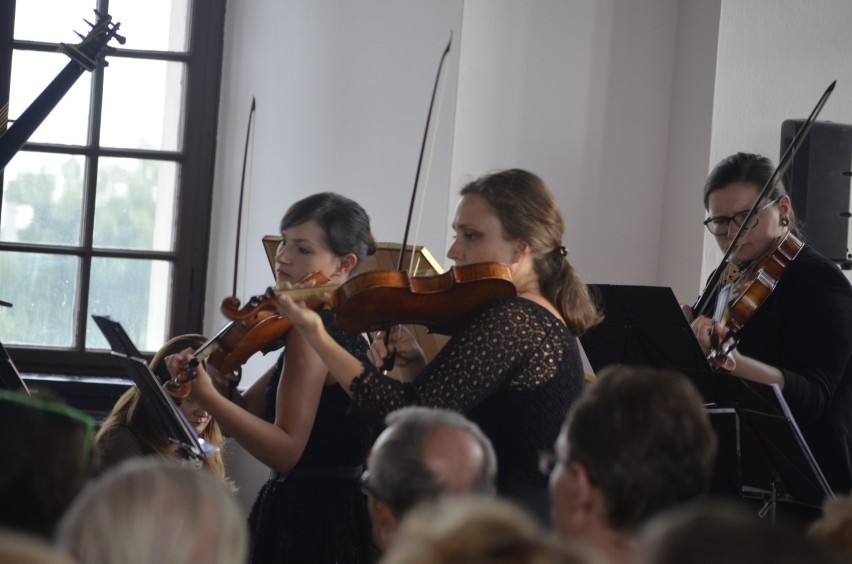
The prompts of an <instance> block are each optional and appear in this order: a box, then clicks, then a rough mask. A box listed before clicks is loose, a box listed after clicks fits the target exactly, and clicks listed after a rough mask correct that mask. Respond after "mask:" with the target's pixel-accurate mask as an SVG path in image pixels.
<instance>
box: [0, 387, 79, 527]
mask: <svg viewBox="0 0 852 564" xmlns="http://www.w3.org/2000/svg"><path fill="white" fill-rule="evenodd" d="M42 398H44V399H42ZM94 428H95V421H94V419H93V418H92V417H90V416H89V415H87V414H85V413H83V412H82V411H79V410H77V409H74V408H72V407H69V406H67V405H65V404H63V403H61V401H60V400H59V399H57V398H54V397H53V396H51V395H50V394H49V393H47V392H41V393H40V394H39V397H38V398H36V397H30V396H27V395H24V394H22V393H18V392H10V391H7V390H0V453H2V454H1V455H0V457H2V460H3V462H2V463H1V464H0V500H2V503H0V527H5V528H11V529H17V530H21V531H26V532H29V533H32V534H35V535H39V536H42V537H49V536H51V535H52V534H53V530H54V527H55V526H56V523H57V522H58V521H59V519H60V517H61V516H62V514H63V513H64V512H65V510H66V508H67V507H68V506H69V505H70V504H71V502H72V500H73V499H74V497H75V496H76V495H77V494H78V493H79V492H80V490H81V489H82V488H83V486H84V485H85V483H86V479H87V478H88V475H89V469H90V463H91V453H92V444H93V438H94Z"/></svg>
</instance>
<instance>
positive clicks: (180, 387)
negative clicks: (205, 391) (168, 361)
mask: <svg viewBox="0 0 852 564" xmlns="http://www.w3.org/2000/svg"><path fill="white" fill-rule="evenodd" d="M328 281H329V280H328V278H326V277H325V275H323V274H322V273H321V272H314V273H312V274H309V275H308V276H306V277H305V278H304V279H302V280H301V281H300V283H307V282H314V283H315V284H317V285H322V284H327V283H328ZM275 298H276V295H275V291H274V290H273V289H272V288H267V289H266V292H265V293H263V294H261V295H258V296H252V297H251V298H249V300H248V302H246V305H245V306H243V307H242V308H241V307H240V300H239V299H237V298H235V297H228V298H225V299H224V300H222V305H221V306H220V308H219V309H220V311H221V312H222V314H223V315H224V316H225V317H227V318H228V319H230V320H231V321H230V322H229V323H228V324H227V325H225V327H223V328H222V329H221V330H220V331H219V332H218V333H216V335H215V336H214V337H211V338H210V339H208V340H207V342H205V343H204V344H202V345H201V346H200V347H198V349H196V351H195V352H194V353H193V359H192V361H191V362H190V363H189V364H187V366H186V367H185V368H184V369H183V370H181V371H180V372H179V373H178V375H177V376H176V377H174V378H173V379H171V380H169V381H168V382H166V384H165V388H166V390H167V391H168V392H169V393H170V394H171V395H172V397H174V398H176V399H184V398H186V397H187V396H188V395H189V392H190V387H191V386H190V384H191V381H192V380H193V379H194V378H195V371H194V369H195V367H196V366H198V363H199V362H200V361H204V360H206V361H207V364H209V365H210V366H213V367H214V368H216V369H217V370H218V371H219V373H220V374H230V373H232V372H237V371H239V369H240V368H241V367H242V365H243V364H245V363H246V361H247V360H248V359H249V358H251V357H252V356H253V355H254V354H255V353H257V352H258V351H262V352H264V353H266V352H269V351H271V350H275V349H278V348H281V347H282V346H283V339H284V337H286V336H287V333H288V332H289V331H290V329H292V328H293V324H292V322H291V321H290V320H289V319H287V318H286V317H284V316H283V315H279V314H278V310H277V308H276V307H275ZM322 303H323V302H322V301H320V300H311V301H309V302H307V303H306V305H307V306H308V307H310V308H311V309H316V308H318V307H320V306H321V305H322Z"/></svg>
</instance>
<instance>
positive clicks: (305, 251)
mask: <svg viewBox="0 0 852 564" xmlns="http://www.w3.org/2000/svg"><path fill="white" fill-rule="evenodd" d="M299 254H300V255H309V254H311V251H310V249H306V248H304V247H299Z"/></svg>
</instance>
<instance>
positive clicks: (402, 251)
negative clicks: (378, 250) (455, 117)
mask: <svg viewBox="0 0 852 564" xmlns="http://www.w3.org/2000/svg"><path fill="white" fill-rule="evenodd" d="M452 43H453V33H452V32H450V40H449V41H447V46H446V47H445V48H444V52H443V53H442V54H441V62H440V63H438V73H437V74H436V75H435V84H434V85H433V86H432V98H431V99H430V100H429V111H428V113H427V114H426V128H425V129H424V130H423V141H422V143H421V144H420V157H419V158H418V159H417V172H415V173H414V189H413V190H412V191H411V202H410V203H409V205H408V218H407V219H406V220H405V232H404V233H403V235H402V248H401V249H400V251H399V261H398V262H397V267H396V269H397V270H399V271H401V270H402V269H403V263H404V262H405V260H404V257H405V247H406V245H408V232H409V230H410V228H411V217H412V215H413V214H414V203H415V201H416V199H417V184H418V181H419V180H420V169H421V168H422V167H423V154H424V153H425V152H426V139H427V138H428V137H429V123H430V122H431V121H432V108H433V106H434V105H435V94H436V92H437V91H438V83H439V82H440V81H441V69H443V67H444V61H445V60H446V59H447V55H448V54H449V53H450V46H451V45H452ZM433 143H434V138H433ZM411 260H412V261H413V260H414V253H413V252H412V253H411Z"/></svg>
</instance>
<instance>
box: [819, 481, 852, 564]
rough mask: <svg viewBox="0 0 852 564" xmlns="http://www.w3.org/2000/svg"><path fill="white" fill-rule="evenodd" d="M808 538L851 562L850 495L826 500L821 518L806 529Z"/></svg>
mask: <svg viewBox="0 0 852 564" xmlns="http://www.w3.org/2000/svg"><path fill="white" fill-rule="evenodd" d="M808 536H809V537H811V538H812V539H815V540H816V541H818V542H820V543H822V544H824V545H827V546H829V547H831V549H832V550H833V551H834V552H836V553H837V554H839V555H840V556H842V557H843V558H845V559H846V560H847V561H849V562H852V495H844V496H842V497H838V498H836V499H827V500H826V501H825V503H823V507H822V516H820V518H819V519H817V520H816V521H814V522H813V523H812V524H811V526H810V527H809V528H808Z"/></svg>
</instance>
